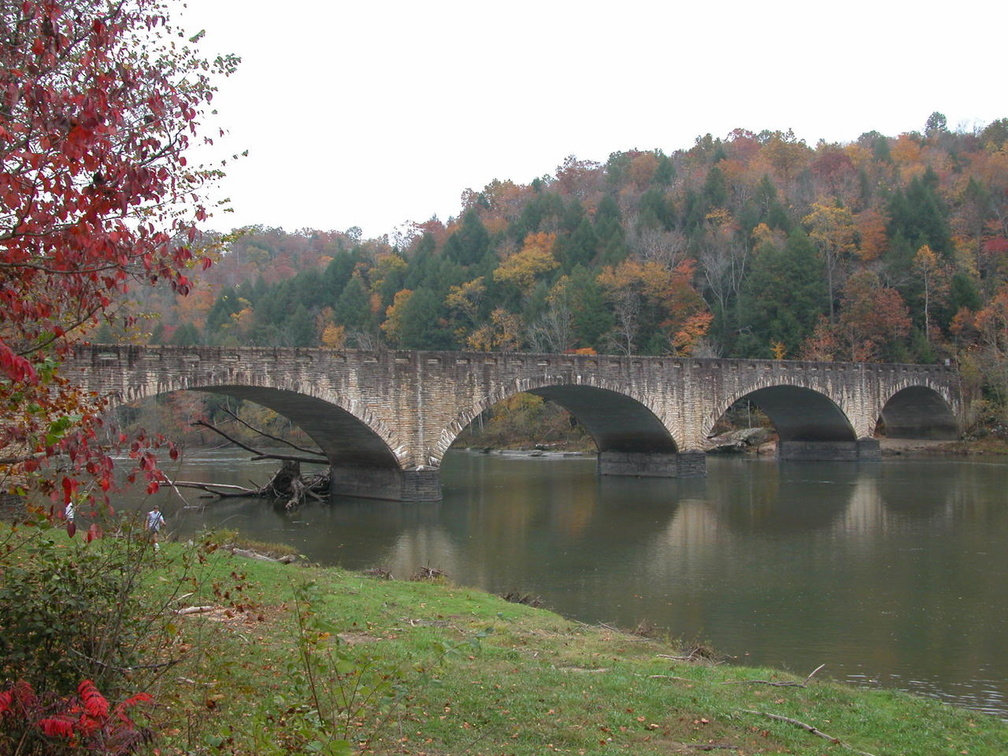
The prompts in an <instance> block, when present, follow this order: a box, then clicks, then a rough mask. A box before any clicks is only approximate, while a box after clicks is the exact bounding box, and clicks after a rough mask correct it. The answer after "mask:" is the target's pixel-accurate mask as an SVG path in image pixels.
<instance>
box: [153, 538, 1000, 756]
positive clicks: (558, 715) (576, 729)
mask: <svg viewBox="0 0 1008 756" xmlns="http://www.w3.org/2000/svg"><path fill="white" fill-rule="evenodd" d="M181 548H182V547H181V546H178V545H174V544H172V545H167V546H166V547H165V548H164V549H163V550H162V555H161V557H160V560H161V562H162V564H163V565H164V569H165V570H166V574H170V571H171V569H172V567H171V566H170V565H171V564H172V563H173V561H174V560H177V554H178V553H179V550H180V549H181ZM206 577H207V580H205V581H204V584H203V588H202V591H203V597H202V598H201V597H200V596H199V595H194V596H190V597H189V598H188V599H187V602H189V603H193V604H199V603H215V604H217V605H220V606H223V607H230V611H228V612H226V613H224V614H216V615H210V616H190V617H187V618H186V619H185V620H184V621H183V623H182V625H183V630H184V636H185V638H184V641H185V643H184V644H183V645H182V648H190V650H189V652H188V656H187V658H186V660H185V661H184V662H183V663H182V664H181V665H179V666H178V667H175V668H174V669H173V670H172V673H171V675H170V676H168V677H166V678H165V681H164V683H163V688H162V690H160V691H159V692H158V700H159V701H160V702H161V703H162V708H160V709H159V711H158V713H157V718H158V720H160V722H159V723H158V731H159V732H160V733H161V737H160V740H159V745H160V748H161V752H162V753H191V754H194V753H229V754H234V753H266V752H275V753H286V752H287V751H284V750H282V747H281V746H280V745H278V744H281V743H283V744H285V746H284V747H289V748H290V749H291V750H290V751H289V752H292V753H294V752H298V753H299V752H304V751H302V750H300V749H303V748H306V746H305V741H304V739H302V740H298V738H299V737H301V736H300V735H299V734H298V727H297V725H296V724H295V718H296V715H297V712H298V711H299V706H301V707H302V708H303V705H304V704H307V703H308V696H307V692H306V690H307V688H306V687H304V686H300V685H299V681H300V680H302V679H303V671H304V667H303V666H302V665H300V664H299V663H298V661H297V658H298V654H297V643H296V638H297V637H298V624H297V622H296V613H295V612H294V602H293V596H294V586H296V585H298V584H301V583H303V582H308V581H314V582H315V583H316V584H317V586H318V588H319V591H318V594H317V595H318V596H320V598H319V599H317V600H316V601H315V602H314V604H313V605H312V609H313V611H314V612H315V616H316V617H317V618H320V619H326V620H328V621H330V622H331V623H332V626H333V633H334V634H333V636H331V637H330V638H329V639H328V640H326V639H325V637H324V636H323V640H321V641H320V645H319V647H320V648H324V647H329V648H332V647H333V646H332V644H333V643H334V641H333V638H335V637H341V638H342V641H341V642H340V643H339V644H338V645H339V649H341V650H343V651H345V652H346V653H347V654H348V655H350V656H352V657H354V658H356V659H358V660H359V666H358V667H357V669H364V670H366V671H365V672H364V674H363V676H362V677H361V678H360V687H359V688H358V689H357V690H358V693H357V698H358V699H360V698H362V697H364V696H365V695H366V694H367V693H368V692H369V691H376V690H377V689H378V685H379V683H378V682H377V681H379V680H381V679H382V676H383V675H389V676H391V679H392V680H393V681H395V682H397V684H398V685H399V686H400V687H399V690H400V696H399V699H398V702H397V703H396V704H394V705H392V706H391V708H389V707H388V706H386V707H385V712H386V713H385V714H382V713H381V707H380V706H379V704H378V702H377V701H375V702H372V703H371V704H369V705H368V706H366V707H365V708H364V710H363V711H361V712H359V713H357V714H356V715H355V716H353V717H351V718H350V720H349V721H350V724H349V725H348V727H349V730H350V731H351V732H352V737H351V739H352V740H353V741H355V742H357V743H359V742H362V741H364V740H366V739H368V738H369V737H370V738H371V740H370V748H372V749H373V752H375V753H382V754H385V753H389V754H392V753H395V754H543V753H550V752H558V753H575V754H578V753H583V754H609V753H635V754H670V753H702V752H706V751H714V750H716V751H719V752H729V753H740V754H754V753H793V754H825V753H855V752H862V753H870V754H874V755H875V756H881V755H882V754H974V756H976V755H979V754H991V755H993V754H1004V753H1006V752H1008V725H1006V724H1005V723H1003V722H1001V721H999V720H997V719H995V718H992V717H988V716H985V715H982V714H976V713H972V712H966V711H960V710H956V709H953V708H951V707H949V706H946V705H943V704H940V703H937V702H934V701H929V700H923V699H918V698H914V697H911V696H909V695H905V694H901V693H896V692H891V691H865V690H860V689H855V688H852V687H849V686H845V685H840V684H834V683H831V682H829V681H827V680H826V679H825V675H827V674H828V669H826V670H824V671H823V672H821V673H819V674H818V675H816V676H815V677H814V678H812V680H811V681H810V682H809V683H808V685H807V686H802V685H790V686H775V685H770V684H767V683H768V682H777V683H780V682H792V683H799V684H800V683H804V682H805V681H804V680H802V679H800V678H795V677H792V676H789V675H786V674H783V673H780V672H776V671H773V670H767V669H751V668H742V667H737V666H729V665H718V664H713V663H710V662H709V661H704V660H702V659H701V660H700V661H696V662H690V661H682V660H678V659H674V658H670V657H675V656H679V655H681V654H682V653H683V652H682V650H681V649H679V648H678V646H677V645H676V644H674V643H661V642H656V641H653V640H647V639H642V638H639V637H636V636H632V635H629V634H624V633H621V632H617V631H615V630H612V629H607V628H600V627H589V626H585V625H583V624H579V623H576V622H571V621H569V620H566V619H564V618H562V617H559V616H557V615H555V614H553V613H550V612H547V611H543V610H539V609H532V608H530V607H527V606H522V605H518V604H512V603H508V602H506V601H504V600H502V599H499V598H497V597H494V596H490V595H487V594H484V593H481V592H479V591H476V590H471V589H468V588H459V587H455V586H452V585H448V584H434V583H422V582H408V581H386V580H380V579H378V578H375V577H369V576H366V575H362V574H358V573H350V572H345V571H342V570H338V569H331V568H326V569H321V568H311V567H298V566H283V565H278V564H272V563H265V562H259V561H255V560H249V559H242V558H238V557H232V556H230V555H225V554H222V552H216V553H215V554H214V555H213V557H212V559H211V563H210V564H209V565H208V566H207V575H206ZM337 634H338V635H337ZM190 644H191V645H190ZM446 649H447V651H446ZM317 669H318V668H317ZM354 679H355V678H354V676H353V674H351V675H350V676H349V677H347V678H345V679H344V683H343V689H344V691H348V690H350V688H351V686H352V685H353V681H354ZM754 680H760V681H764V682H751V681H754ZM319 684H321V681H320V682H319ZM389 712H390V713H389ZM771 714H772V715H777V716H781V717H788V718H791V719H794V720H799V721H800V722H803V723H807V724H808V725H811V726H814V727H815V728H818V730H820V731H822V732H824V733H826V734H828V735H830V736H833V737H834V738H837V739H839V741H840V742H831V741H829V740H827V739H825V738H823V737H821V736H819V735H817V734H815V733H813V732H810V731H807V730H805V729H803V728H802V727H800V726H799V725H797V724H794V723H790V722H787V721H783V720H779V719H773V718H771V717H770V716H768V715H771ZM386 717H387V718H386ZM229 726H230V727H231V731H230V736H229V737H228V738H226V739H224V740H223V741H220V740H218V738H219V737H220V736H221V735H222V734H228V727H229ZM208 743H214V744H215V745H214V746H213V747H211V746H210V745H208ZM269 749H275V750H272V751H269ZM369 752H370V751H369Z"/></svg>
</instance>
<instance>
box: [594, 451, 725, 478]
mask: <svg viewBox="0 0 1008 756" xmlns="http://www.w3.org/2000/svg"><path fill="white" fill-rule="evenodd" d="M596 469H597V471H598V474H599V475H614V476H624V477H638V478H702V477H704V476H706V475H707V456H706V455H705V454H704V453H703V452H702V451H683V452H678V453H675V452H672V453H664V452H663V453H651V454H649V453H647V452H621V451H604V452H599V454H598V463H597V465H596Z"/></svg>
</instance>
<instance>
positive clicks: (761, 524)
mask: <svg viewBox="0 0 1008 756" xmlns="http://www.w3.org/2000/svg"><path fill="white" fill-rule="evenodd" d="M183 464H184V467H183V468H182V469H181V470H179V471H177V473H175V475H176V477H178V478H184V479H198V480H215V481H218V482H238V483H243V484H247V483H248V482H249V481H250V480H254V481H255V482H257V483H262V482H265V480H267V479H268V477H269V476H270V474H271V472H272V471H273V469H274V466H275V463H257V464H253V463H249V462H247V461H245V459H244V458H241V457H238V456H237V455H236V454H235V453H234V452H230V451H229V452H201V451H194V452H190V453H189V454H188V455H187V457H186V459H185V461H184V463H183ZM708 473H709V474H708V477H707V478H706V479H700V480H681V481H676V480H656V479H651V480H647V479H613V478H605V479H599V478H596V476H595V468H594V460H593V459H577V458H573V459H570V458H565V459H557V458H554V457H540V458H529V457H521V456H516V455H479V454H470V453H467V452H455V451H453V452H451V453H449V454H448V455H447V456H446V457H445V460H444V464H443V466H442V480H443V488H444V494H445V498H444V500H443V501H442V502H439V503H435V504H430V503H427V504H416V503H392V502H379V501H364V500H357V499H341V500H338V501H336V502H335V503H333V504H332V505H319V504H312V505H309V506H306V507H304V508H302V509H301V510H300V511H298V512H296V513H293V514H285V513H283V512H282V511H277V510H275V509H274V508H273V507H272V506H271V505H269V504H266V503H262V502H258V501H236V500H229V501H224V502H210V503H205V505H204V504H203V502H201V500H200V499H199V498H198V496H197V492H195V491H186V492H184V493H185V495H186V497H187V498H188V500H189V505H190V506H188V507H187V506H186V505H185V503H184V502H182V501H181V500H179V499H178V498H172V499H163V501H164V503H163V504H162V507H163V509H165V511H166V514H167V516H168V524H169V529H170V530H172V531H174V533H175V534H176V535H178V536H180V537H184V536H187V535H189V534H191V533H193V532H195V531H197V530H198V529H200V528H201V527H204V526H211V527H218V526H220V527H228V528H235V529H238V530H240V531H241V532H243V533H244V534H246V535H248V536H249V537H253V538H257V539H262V540H270V541H283V542H287V543H290V544H292V545H294V546H295V547H296V548H298V549H299V550H300V552H301V553H303V554H304V555H306V556H307V557H308V558H310V559H311V560H314V561H317V562H321V563H325V564H338V565H342V566H343V567H346V568H350V569H360V568H366V567H375V566H380V567H383V568H385V569H388V570H391V572H392V573H393V575H394V576H395V577H397V578H407V577H409V576H410V575H411V574H412V573H413V572H415V571H416V570H418V569H419V568H420V567H423V566H430V567H437V568H440V569H442V570H444V571H445V572H447V573H448V575H449V577H450V578H451V580H452V581H453V582H455V583H458V584H462V585H471V586H475V587H479V588H482V589H485V590H488V591H491V592H494V593H505V592H508V591H519V592H522V593H529V594H532V595H535V596H539V597H541V598H542V600H543V602H544V603H545V605H546V606H548V607H550V608H552V609H554V610H556V611H558V612H560V613H562V614H564V615H567V616H569V617H572V618H576V619H579V620H582V621H584V622H589V623H595V622H604V623H610V624H614V625H619V626H623V627H630V628H632V627H635V626H637V625H638V623H639V622H641V621H645V620H646V621H648V622H650V623H653V624H655V625H658V626H660V627H664V628H667V629H668V630H669V631H670V632H671V633H672V634H673V635H675V636H679V637H683V638H686V639H688V640H692V639H695V640H700V641H704V642H707V643H710V644H712V645H713V646H715V647H716V648H718V649H719V650H720V651H722V652H724V653H726V654H728V655H730V656H731V657H734V658H736V659H738V660H739V661H740V662H744V663H747V664H760V665H764V664H765V665H771V666H775V667H782V668H785V669H788V670H791V671H792V672H794V673H795V674H798V675H804V674H807V673H809V672H811V671H812V670H813V669H815V668H816V667H818V666H819V665H820V664H823V663H825V664H826V668H825V669H824V670H823V672H821V673H820V675H826V674H828V675H830V676H832V677H834V678H837V679H845V680H849V681H853V682H857V683H859V684H865V685H882V686H889V687H898V688H902V689H906V690H911V691H914V692H916V693H920V694H925V695H932V696H937V697H940V698H942V699H944V700H947V701H952V702H955V703H958V704H960V705H964V706H968V707H971V708H976V709H981V710H984V711H987V712H991V713H994V714H997V715H999V716H1002V717H1008V644H1006V640H1008V602H1006V600H1005V598H1006V596H1005V592H1006V586H1008V548H1006V547H1008V502H1006V497H1005V482H1006V475H1008V459H1002V458H998V459H979V460H963V459H924V460H911V459H888V458H887V459H886V460H884V461H883V462H881V463H871V464H861V465H856V464H849V463H848V464H844V463H836V464H833V463H787V464H783V465H779V464H777V463H776V462H774V461H767V460H758V459H749V458H746V459H738V458H731V459H729V458H710V459H709V461H708ZM159 496H160V494H159ZM136 506H138V507H139V506H141V504H140V503H139V502H138V503H137V504H136Z"/></svg>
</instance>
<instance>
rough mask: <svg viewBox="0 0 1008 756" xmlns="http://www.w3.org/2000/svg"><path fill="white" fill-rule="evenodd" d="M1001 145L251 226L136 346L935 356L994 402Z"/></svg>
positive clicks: (1002, 231) (791, 154) (875, 140)
mask: <svg viewBox="0 0 1008 756" xmlns="http://www.w3.org/2000/svg"><path fill="white" fill-rule="evenodd" d="M1006 142H1008V119H1002V120H1000V121H996V122H994V123H991V124H989V125H987V126H986V127H985V128H982V129H978V130H976V131H974V132H971V133H961V132H954V131H950V130H949V129H948V128H947V127H946V122H945V118H944V116H942V115H941V114H940V113H934V114H932V116H931V117H930V118H928V120H927V123H926V125H925V127H924V129H923V131H921V132H919V133H918V132H913V133H906V134H900V135H898V136H887V135H883V134H880V133H878V132H868V133H865V134H862V135H861V136H860V137H858V138H856V139H854V140H853V141H851V142H849V143H845V144H827V143H825V142H820V143H818V144H816V145H809V144H806V143H805V142H804V141H802V140H799V139H797V138H795V136H794V135H793V134H792V133H790V132H780V131H775V132H768V131H764V132H760V133H758V134H757V133H752V132H749V131H744V130H736V131H733V132H732V133H730V134H728V135H727V136H726V137H725V138H715V137H712V136H710V135H707V136H704V137H702V138H698V139H697V140H696V143H695V144H694V145H693V146H692V147H691V148H689V149H682V150H677V151H675V152H673V153H672V154H664V153H663V152H661V151H658V150H653V151H630V152H619V153H614V154H612V155H611V156H610V158H609V160H608V161H607V162H606V163H604V164H599V163H593V162H587V161H583V160H578V159H576V158H575V157H570V158H568V159H567V160H566V161H564V163H563V164H562V165H561V166H559V167H558V168H557V169H556V171H555V173H554V174H552V175H546V176H542V177H541V178H537V179H535V180H534V181H532V182H531V183H528V184H518V183H514V182H513V181H510V180H506V179H501V180H495V181H493V182H492V183H490V184H489V185H487V186H486V187H485V188H484V189H483V190H481V191H471V190H467V191H466V192H465V193H464V194H463V197H462V200H463V209H462V212H461V213H460V216H459V217H458V218H453V219H451V220H449V221H447V222H441V221H439V220H437V219H432V220H429V221H427V222H423V223H416V224H415V225H414V226H413V228H412V230H411V233H409V234H407V235H406V236H404V237H403V238H395V239H388V238H382V239H362V238H360V234H359V232H358V231H357V230H356V229H350V230H349V231H347V232H334V231H314V230H301V231H297V232H285V231H282V230H279V229H266V228H261V227H257V228H251V229H248V230H247V231H246V232H245V233H244V235H240V236H239V237H238V238H235V239H232V240H225V243H224V245H223V248H222V249H223V251H222V255H221V258H220V260H219V262H218V263H217V264H216V265H215V266H214V267H213V268H211V269H210V270H209V271H206V273H205V274H203V276H202V278H201V279H200V280H199V282H198V283H199V284H200V285H198V286H197V287H196V288H195V289H194V290H193V292H192V293H191V294H190V295H189V296H188V297H184V298H181V297H180V298H177V299H176V298H171V299H170V300H164V301H159V302H155V301H151V302H146V303H144V304H145V306H146V307H147V309H150V310H153V311H155V312H157V313H158V314H159V315H160V318H159V319H158V320H156V321H153V323H152V330H151V333H150V336H149V340H150V341H151V342H152V343H166V344H186V345H189V344H210V345H259V346H328V347H336V348H341V347H361V348H368V349H372V348H408V349H475V350H526V351H548V352H561V351H568V350H585V351H588V350H594V351H596V352H609V353H620V354H647V355H657V354H694V355H699V356H724V357H763V358H783V359H803V358H808V359H817V360H874V361H912V362H931V361H943V360H946V359H949V360H956V361H958V362H959V363H960V364H962V365H963V367H964V371H965V372H966V374H967V376H969V375H975V376H979V375H983V376H984V383H985V388H986V390H987V391H988V398H989V399H991V400H992V401H993V402H994V403H995V404H1003V392H1004V388H1005V386H1006V385H1008V376H1006V367H1005V366H1006V359H1005V352H1006V349H1008V283H1006V281H1008V144H1006ZM375 202H381V197H375ZM103 335H104V336H108V335H109V334H103ZM979 384H980V381H979V380H978V381H977V386H979Z"/></svg>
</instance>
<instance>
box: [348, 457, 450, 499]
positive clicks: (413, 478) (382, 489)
mask: <svg viewBox="0 0 1008 756" xmlns="http://www.w3.org/2000/svg"><path fill="white" fill-rule="evenodd" d="M331 470H332V474H331V477H330V483H329V493H330V494H331V495H333V496H353V497H356V498H360V499H384V500H386V501H441V498H442V496H441V471H440V470H439V469H437V468H430V469H424V470H394V469H390V468H375V467H349V466H347V467H333V468H331Z"/></svg>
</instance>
